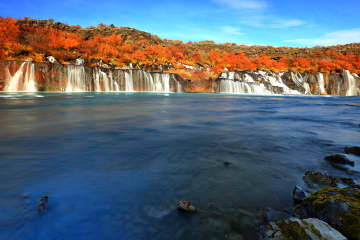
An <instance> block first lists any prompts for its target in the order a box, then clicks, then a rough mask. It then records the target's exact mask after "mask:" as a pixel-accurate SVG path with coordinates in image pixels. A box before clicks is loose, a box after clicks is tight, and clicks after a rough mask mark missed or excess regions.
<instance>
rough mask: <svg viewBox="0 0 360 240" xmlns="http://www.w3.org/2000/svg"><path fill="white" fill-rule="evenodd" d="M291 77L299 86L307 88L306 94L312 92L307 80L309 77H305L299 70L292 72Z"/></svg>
mask: <svg viewBox="0 0 360 240" xmlns="http://www.w3.org/2000/svg"><path fill="white" fill-rule="evenodd" d="M291 79H292V80H293V82H294V83H295V84H296V85H297V86H298V87H300V88H303V89H304V90H305V94H311V91H310V85H309V83H307V81H306V80H307V78H303V77H302V76H301V74H300V73H299V72H297V73H296V74H294V73H293V72H291Z"/></svg>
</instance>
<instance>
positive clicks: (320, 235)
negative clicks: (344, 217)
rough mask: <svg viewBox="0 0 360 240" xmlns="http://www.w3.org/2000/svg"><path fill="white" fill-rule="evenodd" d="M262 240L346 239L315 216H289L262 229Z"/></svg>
mask: <svg viewBox="0 0 360 240" xmlns="http://www.w3.org/2000/svg"><path fill="white" fill-rule="evenodd" d="M260 239H262V240H346V237H344V236H343V235H342V234H341V233H339V232H338V231H337V230H335V229H333V228H332V227H331V226H330V225H329V224H327V223H326V222H323V221H321V220H319V219H316V218H309V219H303V220H301V219H298V218H290V219H286V220H282V221H278V222H276V223H275V222H271V223H270V224H269V225H268V226H267V228H266V229H265V230H264V231H263V233H262V235H261V237H260Z"/></svg>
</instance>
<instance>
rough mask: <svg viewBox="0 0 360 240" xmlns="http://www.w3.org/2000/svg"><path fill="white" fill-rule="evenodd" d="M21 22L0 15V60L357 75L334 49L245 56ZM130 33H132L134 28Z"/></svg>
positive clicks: (358, 58) (188, 72)
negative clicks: (78, 60)
mask: <svg viewBox="0 0 360 240" xmlns="http://www.w3.org/2000/svg"><path fill="white" fill-rule="evenodd" d="M19 21H20V20H14V19H12V18H1V17H0V59H19V60H21V59H26V58H29V57H30V58H32V59H33V60H34V61H38V62H40V61H45V57H46V56H49V55H51V56H54V57H55V58H56V59H57V60H58V61H59V62H60V63H71V62H73V61H74V59H76V58H78V57H80V56H81V57H82V58H84V59H85V63H86V64H88V65H90V66H96V63H97V61H99V60H102V61H103V62H104V63H108V64H112V65H114V66H119V67H124V66H129V64H130V63H131V64H132V65H133V66H134V67H141V68H144V69H151V70H158V71H159V70H162V71H168V72H174V73H175V72H176V73H178V74H179V75H181V76H183V77H184V78H188V79H192V80H201V79H204V78H206V79H209V78H213V77H214V76H216V75H218V74H219V73H221V72H224V71H256V70H263V71H273V72H285V71H289V70H291V71H298V72H305V71H308V72H317V71H319V72H329V71H333V70H337V71H339V70H342V69H348V70H350V71H352V72H356V73H360V55H359V54H358V55H355V54H346V53H342V52H336V51H333V50H331V48H330V49H321V48H314V50H313V51H309V53H308V54H305V55H304V54H303V55H301V56H296V54H295V55H290V56H289V55H286V56H282V55H281V54H280V55H279V56H277V57H270V56H269V55H267V54H266V53H265V52H266V51H275V52H276V51H283V52H284V51H285V52H286V51H287V50H288V49H290V48H287V47H279V48H274V47H272V46H268V47H264V48H263V49H265V50H264V51H263V52H259V53H258V54H256V55H255V56H251V57H249V55H247V54H245V53H244V52H242V51H239V50H237V51H233V50H232V49H233V48H234V47H240V48H241V47H247V46H245V45H236V44H234V43H225V44H218V45H216V44H215V43H214V42H212V41H202V42H198V43H195V42H188V43H183V42H182V41H174V40H167V39H160V38H158V37H157V36H154V35H149V37H146V36H148V35H144V36H142V37H140V38H139V39H137V40H134V39H132V38H131V36H128V35H125V36H123V35H121V34H120V33H119V32H117V31H115V30H123V29H126V28H124V27H120V28H116V27H115V26H113V25H110V26H106V25H105V24H99V26H98V27H90V28H86V29H83V28H81V27H80V26H78V25H77V26H71V27H69V26H67V25H64V24H62V25H61V24H60V25H61V27H58V26H60V25H59V23H54V22H53V20H49V21H48V22H47V23H46V24H43V25H39V24H30V22H31V21H35V23H36V20H31V19H29V18H25V19H24V20H21V23H20V22H19ZM64 26H65V27H64ZM64 29H65V30H64ZM66 29H71V31H69V30H66ZM129 31H131V32H135V33H134V34H135V35H136V31H137V30H129ZM84 32H86V33H87V34H84ZM213 46H218V47H216V48H214V47H213ZM219 46H220V47H219ZM160 66H161V67H160Z"/></svg>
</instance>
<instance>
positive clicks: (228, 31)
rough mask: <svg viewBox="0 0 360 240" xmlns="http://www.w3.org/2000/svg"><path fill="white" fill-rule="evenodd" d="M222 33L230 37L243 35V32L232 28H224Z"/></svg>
mask: <svg viewBox="0 0 360 240" xmlns="http://www.w3.org/2000/svg"><path fill="white" fill-rule="evenodd" d="M220 29H221V31H222V32H223V33H225V34H229V35H243V33H242V32H240V31H239V29H237V28H234V27H232V26H222V27H221V28H220Z"/></svg>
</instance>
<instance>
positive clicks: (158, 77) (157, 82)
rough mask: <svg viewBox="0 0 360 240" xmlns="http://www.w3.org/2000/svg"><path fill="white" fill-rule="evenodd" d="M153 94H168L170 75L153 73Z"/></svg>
mask: <svg viewBox="0 0 360 240" xmlns="http://www.w3.org/2000/svg"><path fill="white" fill-rule="evenodd" d="M153 86H154V87H153V88H154V90H153V91H154V92H166V93H167V92H170V74H168V73H155V74H154V77H153Z"/></svg>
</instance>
